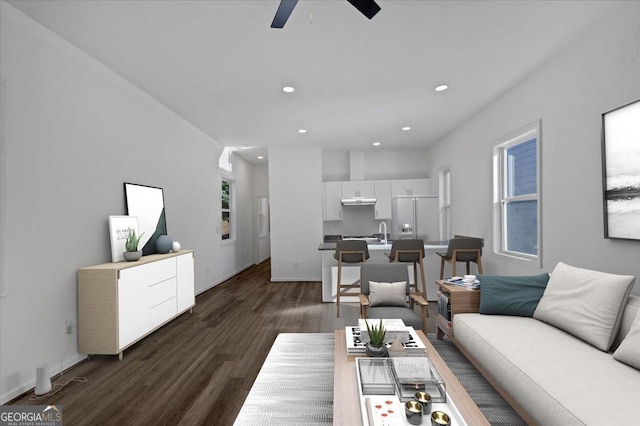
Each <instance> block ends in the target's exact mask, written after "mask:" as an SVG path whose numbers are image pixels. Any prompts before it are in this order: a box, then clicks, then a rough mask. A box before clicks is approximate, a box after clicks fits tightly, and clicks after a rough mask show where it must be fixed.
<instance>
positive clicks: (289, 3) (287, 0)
mask: <svg viewBox="0 0 640 426" xmlns="http://www.w3.org/2000/svg"><path fill="white" fill-rule="evenodd" d="M297 3H298V0H281V1H280V6H278V10H277V11H276V16H274V17H273V22H272V23H271V28H283V27H284V24H285V23H286V22H287V19H289V16H290V15H291V12H293V8H294V7H296V4H297Z"/></svg>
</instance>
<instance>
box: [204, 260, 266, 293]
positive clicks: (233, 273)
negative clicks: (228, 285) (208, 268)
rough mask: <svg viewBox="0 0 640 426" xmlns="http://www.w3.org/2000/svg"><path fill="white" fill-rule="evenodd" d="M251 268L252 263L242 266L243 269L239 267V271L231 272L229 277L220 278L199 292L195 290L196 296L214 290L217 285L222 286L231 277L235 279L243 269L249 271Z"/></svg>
mask: <svg viewBox="0 0 640 426" xmlns="http://www.w3.org/2000/svg"><path fill="white" fill-rule="evenodd" d="M252 266H254V265H253V264H252V263H248V264H246V265H244V266H243V267H241V268H240V269H238V270H237V271H236V272H232V273H230V274H229V275H227V276H225V277H222V278H220V279H218V280H216V281H214V282H212V283H211V284H207V286H206V287H205V288H203V289H201V290H197V291H196V296H197V295H199V294H202V293H204V292H205V291H207V290H211V289H212V288H214V287H215V286H217V285H218V284H222V283H223V282H225V281H226V280H228V279H231V278H233V277H235V276H236V275H238V274H239V273H240V272H242V271H244V270H245V269H249V268H251V267H252Z"/></svg>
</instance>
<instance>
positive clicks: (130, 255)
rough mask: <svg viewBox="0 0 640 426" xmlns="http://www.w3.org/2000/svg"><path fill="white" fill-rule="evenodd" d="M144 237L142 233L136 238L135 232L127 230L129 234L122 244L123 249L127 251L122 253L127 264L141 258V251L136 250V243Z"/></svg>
mask: <svg viewBox="0 0 640 426" xmlns="http://www.w3.org/2000/svg"><path fill="white" fill-rule="evenodd" d="M143 235H144V232H143V233H142V234H140V235H139V236H136V231H134V230H133V229H131V228H129V234H128V235H127V241H126V242H125V244H124V248H125V249H126V250H127V251H125V252H124V253H122V256H123V257H124V260H126V261H127V262H131V261H134V260H138V259H140V258H141V257H142V250H138V243H139V242H140V238H142V236H143Z"/></svg>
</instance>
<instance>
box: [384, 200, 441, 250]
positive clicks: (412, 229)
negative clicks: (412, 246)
mask: <svg viewBox="0 0 640 426" xmlns="http://www.w3.org/2000/svg"><path fill="white" fill-rule="evenodd" d="M391 236H392V238H393V239H415V238H421V239H423V240H424V241H438V240H440V217H439V207H438V197H437V196H432V197H410V196H409V197H402V196H401V197H394V198H392V199H391Z"/></svg>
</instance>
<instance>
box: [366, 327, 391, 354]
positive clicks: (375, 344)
mask: <svg viewBox="0 0 640 426" xmlns="http://www.w3.org/2000/svg"><path fill="white" fill-rule="evenodd" d="M364 322H365V324H366V325H367V334H369V343H367V346H366V347H365V352H366V353H367V355H369V356H372V357H386V356H388V355H389V352H388V351H387V347H386V346H385V344H384V336H385V335H386V334H387V331H386V330H385V329H384V326H383V325H382V319H380V323H379V324H378V325H377V326H376V325H375V324H373V325H369V323H368V322H367V320H365V321H364Z"/></svg>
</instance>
